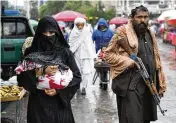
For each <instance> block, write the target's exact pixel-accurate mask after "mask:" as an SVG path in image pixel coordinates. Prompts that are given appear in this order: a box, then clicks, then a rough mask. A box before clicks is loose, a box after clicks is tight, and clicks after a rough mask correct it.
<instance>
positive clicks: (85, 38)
mask: <svg viewBox="0 0 176 123" xmlns="http://www.w3.org/2000/svg"><path fill="white" fill-rule="evenodd" d="M77 23H84V25H85V26H84V28H83V29H82V30H79V29H78V28H77V26H76V24H77ZM69 45H70V50H71V51H72V52H73V53H74V57H75V60H76V63H77V65H78V67H79V69H80V72H81V74H82V77H84V76H85V75H86V74H91V73H92V72H93V71H94V64H93V63H94V61H93V59H94V58H95V57H96V53H95V47H94V44H93V41H92V35H91V33H90V31H88V30H87V28H86V21H85V19H83V18H77V19H75V21H74V28H73V30H72V31H71V33H70V37H69ZM82 82H85V81H84V80H83V81H82ZM87 84H88V83H87V82H85V84H84V86H85V87H86V86H87Z"/></svg>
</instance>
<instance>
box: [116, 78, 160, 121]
mask: <svg viewBox="0 0 176 123" xmlns="http://www.w3.org/2000/svg"><path fill="white" fill-rule="evenodd" d="M117 108H118V116H119V123H150V121H155V120H157V108H156V104H155V102H154V101H153V98H152V96H151V94H150V92H149V89H148V88H147V87H146V85H145V84H144V81H141V80H140V81H139V83H138V84H137V87H136V89H135V90H127V94H126V96H125V97H121V96H117Z"/></svg>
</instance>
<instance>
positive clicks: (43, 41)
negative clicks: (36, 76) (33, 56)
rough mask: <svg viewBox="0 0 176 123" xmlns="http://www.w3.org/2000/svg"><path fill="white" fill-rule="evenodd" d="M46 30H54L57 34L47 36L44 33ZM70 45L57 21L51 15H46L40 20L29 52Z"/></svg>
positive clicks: (57, 48)
mask: <svg viewBox="0 0 176 123" xmlns="http://www.w3.org/2000/svg"><path fill="white" fill-rule="evenodd" d="M44 32H54V33H55V35H53V36H46V35H44V34H43V33H44ZM68 47H69V45H68V44H67V42H66V40H65V39H64V36H63V34H62V32H61V30H60V28H59V26H58V23H57V21H56V20H55V19H54V18H53V17H51V16H45V17H43V18H42V19H41V20H40V21H39V24H38V26H37V29H36V32H35V36H34V39H33V42H32V45H31V47H30V48H29V49H30V51H28V54H29V53H30V52H44V51H53V50H59V49H61V48H68Z"/></svg>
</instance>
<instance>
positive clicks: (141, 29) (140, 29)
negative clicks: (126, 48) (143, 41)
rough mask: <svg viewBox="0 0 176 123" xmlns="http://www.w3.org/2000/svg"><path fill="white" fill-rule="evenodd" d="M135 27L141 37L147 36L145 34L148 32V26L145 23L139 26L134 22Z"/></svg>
mask: <svg viewBox="0 0 176 123" xmlns="http://www.w3.org/2000/svg"><path fill="white" fill-rule="evenodd" d="M133 27H134V30H135V31H136V33H137V34H139V35H141V34H145V32H147V24H145V23H140V24H137V23H136V22H133Z"/></svg>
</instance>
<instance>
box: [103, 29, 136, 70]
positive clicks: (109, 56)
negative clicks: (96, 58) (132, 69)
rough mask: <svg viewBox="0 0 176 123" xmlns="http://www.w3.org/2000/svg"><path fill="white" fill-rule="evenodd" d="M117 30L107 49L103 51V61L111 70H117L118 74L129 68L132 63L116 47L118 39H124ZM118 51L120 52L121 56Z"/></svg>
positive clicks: (127, 56) (126, 55) (117, 46)
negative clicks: (104, 60)
mask: <svg viewBox="0 0 176 123" xmlns="http://www.w3.org/2000/svg"><path fill="white" fill-rule="evenodd" d="M121 33H122V32H119V30H117V31H116V33H115V34H114V36H113V37H112V39H111V41H110V43H109V46H108V48H107V49H106V51H105V59H106V61H107V62H108V63H109V64H110V66H111V67H112V68H118V70H119V72H120V71H123V70H125V69H126V68H127V67H129V66H131V65H132V64H133V63H134V61H133V60H132V59H130V58H129V55H128V54H127V53H126V52H125V51H124V49H122V47H120V46H119V45H118V40H119V38H120V37H121V36H122V37H125V36H123V35H124V34H121ZM119 51H122V52H123V54H121V53H120V52H119Z"/></svg>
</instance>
